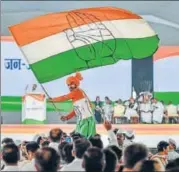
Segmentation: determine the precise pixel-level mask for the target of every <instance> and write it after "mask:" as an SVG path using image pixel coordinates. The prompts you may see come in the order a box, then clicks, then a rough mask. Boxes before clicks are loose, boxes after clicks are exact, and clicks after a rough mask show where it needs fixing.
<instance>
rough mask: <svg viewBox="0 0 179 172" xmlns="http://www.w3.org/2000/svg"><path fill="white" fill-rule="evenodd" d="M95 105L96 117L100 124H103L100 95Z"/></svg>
mask: <svg viewBox="0 0 179 172" xmlns="http://www.w3.org/2000/svg"><path fill="white" fill-rule="evenodd" d="M94 105H95V110H94V115H95V119H96V121H97V123H98V124H101V122H102V116H101V115H102V102H101V101H100V97H99V96H97V97H96V101H95V102H94Z"/></svg>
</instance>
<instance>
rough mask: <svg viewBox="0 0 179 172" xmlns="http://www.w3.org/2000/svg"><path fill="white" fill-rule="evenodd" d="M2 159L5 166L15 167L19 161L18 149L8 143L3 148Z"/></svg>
mask: <svg viewBox="0 0 179 172" xmlns="http://www.w3.org/2000/svg"><path fill="white" fill-rule="evenodd" d="M2 159H3V160H4V162H5V163H6V165H17V163H18V161H19V159H20V153H19V149H18V147H17V146H16V145H15V144H14V143H9V144H7V145H5V146H4V147H3V150H2Z"/></svg>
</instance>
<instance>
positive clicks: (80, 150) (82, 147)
mask: <svg viewBox="0 0 179 172" xmlns="http://www.w3.org/2000/svg"><path fill="white" fill-rule="evenodd" d="M89 147H91V143H90V142H89V141H88V140H87V139H84V138H82V139H78V140H75V141H74V143H73V156H74V157H76V158H78V159H82V157H83V155H84V153H85V151H86V150H87V149H88V148H89Z"/></svg>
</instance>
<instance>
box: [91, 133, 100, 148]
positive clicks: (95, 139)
mask: <svg viewBox="0 0 179 172" xmlns="http://www.w3.org/2000/svg"><path fill="white" fill-rule="evenodd" d="M89 141H90V142H91V144H92V146H93V147H97V148H100V149H103V142H102V140H101V138H100V137H98V136H94V137H91V138H90V139H89Z"/></svg>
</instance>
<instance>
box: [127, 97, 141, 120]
mask: <svg viewBox="0 0 179 172" xmlns="http://www.w3.org/2000/svg"><path fill="white" fill-rule="evenodd" d="M124 105H125V106H126V111H125V115H124V116H125V117H126V118H127V121H128V123H130V122H132V121H131V118H133V117H134V118H139V115H138V113H137V109H138V104H137V102H135V100H134V99H133V98H130V99H129V100H128V101H126V102H125V104H124ZM132 123H133V122H132Z"/></svg>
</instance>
